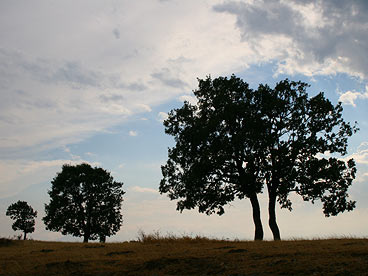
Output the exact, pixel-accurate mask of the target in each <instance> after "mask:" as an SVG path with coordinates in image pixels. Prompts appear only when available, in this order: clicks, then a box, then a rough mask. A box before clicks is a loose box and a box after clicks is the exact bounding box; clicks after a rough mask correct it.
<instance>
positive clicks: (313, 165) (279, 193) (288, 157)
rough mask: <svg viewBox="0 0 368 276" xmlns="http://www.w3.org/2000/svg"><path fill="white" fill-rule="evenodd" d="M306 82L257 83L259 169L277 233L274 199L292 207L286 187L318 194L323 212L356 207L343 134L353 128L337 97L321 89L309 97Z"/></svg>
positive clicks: (311, 195)
mask: <svg viewBox="0 0 368 276" xmlns="http://www.w3.org/2000/svg"><path fill="white" fill-rule="evenodd" d="M307 87H308V85H307V84H306V83H303V82H293V81H289V80H284V81H281V82H279V83H278V84H277V85H276V86H275V88H274V89H271V88H270V87H269V86H267V85H260V86H259V87H258V90H257V91H255V93H257V94H258V98H259V102H258V103H257V105H258V106H259V110H260V113H261V114H262V115H263V116H264V121H265V124H264V146H263V147H262V150H263V153H264V157H263V161H264V162H263V164H262V166H261V169H262V170H263V171H264V176H265V178H264V181H265V183H266V185H267V190H268V196H269V206H268V211H269V226H270V228H271V231H272V233H273V236H274V239H275V240H279V239H280V231H279V228H278V225H277V222H276V212H275V205H276V201H278V202H279V203H280V205H281V207H282V208H287V209H289V210H290V211H291V210H292V203H291V200H290V197H289V195H290V193H292V192H295V193H296V194H298V195H300V196H301V197H302V198H303V200H305V201H311V202H312V203H314V201H315V200H320V201H321V202H322V203H323V207H322V208H323V212H324V214H325V215H326V216H330V215H332V216H336V215H337V214H339V213H342V212H344V211H351V210H353V209H354V207H355V202H354V201H349V200H348V194H347V190H348V188H349V186H350V185H351V184H352V181H353V179H354V178H355V173H356V168H355V162H354V160H353V159H350V160H344V159H342V158H341V157H342V156H344V155H346V153H347V146H348V143H347V142H348V138H349V137H350V136H351V135H352V134H353V133H355V132H356V131H357V130H358V129H357V127H356V126H351V125H350V124H349V123H347V122H345V121H344V119H343V118H342V111H343V108H342V106H341V103H338V104H337V105H335V106H334V105H333V104H332V103H331V102H330V101H329V100H328V99H326V98H325V96H324V94H323V93H322V92H321V93H318V94H317V95H316V96H314V97H311V98H309V97H308V94H307V92H306V88H307Z"/></svg>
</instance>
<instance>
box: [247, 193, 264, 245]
mask: <svg viewBox="0 0 368 276" xmlns="http://www.w3.org/2000/svg"><path fill="white" fill-rule="evenodd" d="M250 202H251V204H252V209H253V221H254V226H255V231H254V240H255V241H261V240H263V227H262V221H261V209H260V207H259V202H258V198H257V194H254V195H252V196H251V197H250Z"/></svg>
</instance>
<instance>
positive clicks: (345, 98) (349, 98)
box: [339, 85, 368, 107]
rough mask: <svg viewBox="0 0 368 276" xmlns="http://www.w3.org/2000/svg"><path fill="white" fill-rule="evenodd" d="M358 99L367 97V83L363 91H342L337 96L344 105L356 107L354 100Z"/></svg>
mask: <svg viewBox="0 0 368 276" xmlns="http://www.w3.org/2000/svg"><path fill="white" fill-rule="evenodd" d="M358 99H362V100H364V99H368V85H367V86H366V87H365V92H364V93H361V92H352V91H347V92H345V93H342V94H341V95H340V97H339V101H340V102H342V103H343V104H346V105H352V106H354V107H356V104H355V101H356V100H358Z"/></svg>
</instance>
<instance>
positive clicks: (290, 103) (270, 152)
mask: <svg viewBox="0 0 368 276" xmlns="http://www.w3.org/2000/svg"><path fill="white" fill-rule="evenodd" d="M198 81H199V84H198V89H197V90H195V91H194V95H195V96H196V98H197V100H198V103H197V104H196V105H193V104H190V103H188V102H185V103H184V105H183V106H182V107H181V108H178V109H174V110H172V111H171V112H170V113H169V116H168V118H167V120H165V121H164V126H165V132H166V133H167V134H169V135H172V136H174V138H175V142H176V144H175V146H174V147H172V148H170V149H169V151H168V161H167V163H166V165H164V166H162V174H163V179H162V180H161V183H160V188H159V189H160V192H161V193H167V194H168V195H169V197H170V199H172V200H178V202H177V209H178V210H180V211H183V210H184V209H193V208H195V207H198V209H199V212H205V213H207V214H212V213H217V214H220V215H221V214H223V213H224V208H223V206H224V205H226V204H227V203H229V202H231V201H233V200H234V199H235V198H236V197H237V198H239V199H243V198H249V199H250V201H251V204H252V208H253V220H254V223H255V239H262V238H263V228H262V222H261V218H260V207H259V203H258V198H257V194H259V193H261V192H262V191H263V188H264V186H266V187H267V188H268V194H269V217H270V219H269V225H270V227H271V230H272V232H273V234H274V238H275V239H279V238H280V234H279V230H278V227H277V224H276V214H275V203H276V200H277V201H278V202H279V203H280V204H281V207H283V208H288V209H290V210H291V201H290V198H289V194H290V193H291V192H295V193H297V194H299V195H300V196H302V197H303V199H304V200H308V201H311V202H312V203H313V202H314V201H315V200H317V199H319V200H321V201H322V202H323V210H324V213H325V214H326V215H327V216H328V215H337V214H338V213H340V212H343V211H346V210H347V211H350V210H352V209H353V208H354V206H355V202H353V201H348V200H347V198H348V194H347V189H348V187H349V186H350V185H351V184H352V180H353V179H354V177H355V172H356V169H355V163H354V161H353V160H348V161H345V160H343V159H341V158H338V157H336V156H335V155H336V154H339V155H345V154H346V153H347V139H348V137H349V136H351V135H352V134H353V133H354V132H355V131H356V130H357V128H356V127H355V126H354V127H352V126H350V124H349V123H346V122H345V121H344V120H343V119H342V106H341V104H340V103H339V104H337V105H336V106H333V105H332V103H331V102H330V101H329V100H328V99H326V98H325V97H324V94H323V93H319V94H318V95H316V96H314V97H311V98H309V97H308V94H307V93H306V87H308V85H307V84H305V83H302V82H293V81H289V80H287V79H286V80H284V81H281V82H279V83H278V84H277V85H276V87H275V88H274V89H271V88H270V87H268V86H267V85H260V86H259V87H258V89H257V90H253V89H250V88H249V85H248V84H247V83H246V82H244V81H243V80H241V79H239V78H237V77H235V76H232V77H231V78H226V77H219V78H216V79H214V80H212V79H211V78H210V77H208V78H207V79H205V80H201V79H199V80H198ZM326 156H328V157H326Z"/></svg>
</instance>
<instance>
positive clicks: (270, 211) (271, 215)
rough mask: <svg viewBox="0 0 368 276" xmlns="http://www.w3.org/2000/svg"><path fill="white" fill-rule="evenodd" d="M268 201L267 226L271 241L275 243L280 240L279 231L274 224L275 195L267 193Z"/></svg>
mask: <svg viewBox="0 0 368 276" xmlns="http://www.w3.org/2000/svg"><path fill="white" fill-rule="evenodd" d="M268 197H269V201H268V216H269V219H268V225H269V226H270V229H271V231H272V234H273V239H274V240H275V241H279V240H280V239H281V237H280V230H279V227H278V226H277V222H276V211H275V207H276V193H272V192H269V193H268Z"/></svg>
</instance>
